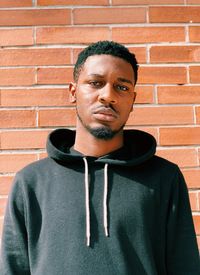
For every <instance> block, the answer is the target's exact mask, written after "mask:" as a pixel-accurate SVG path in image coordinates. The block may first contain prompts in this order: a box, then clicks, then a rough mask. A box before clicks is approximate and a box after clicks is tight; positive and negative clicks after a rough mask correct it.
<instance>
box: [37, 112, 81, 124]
mask: <svg viewBox="0 0 200 275" xmlns="http://www.w3.org/2000/svg"><path fill="white" fill-rule="evenodd" d="M75 123H76V111H75V109H74V108H73V109H72V108H70V109H54V110H40V111H39V126H42V127H47V126H53V127H54V126H66V125H67V126H75Z"/></svg>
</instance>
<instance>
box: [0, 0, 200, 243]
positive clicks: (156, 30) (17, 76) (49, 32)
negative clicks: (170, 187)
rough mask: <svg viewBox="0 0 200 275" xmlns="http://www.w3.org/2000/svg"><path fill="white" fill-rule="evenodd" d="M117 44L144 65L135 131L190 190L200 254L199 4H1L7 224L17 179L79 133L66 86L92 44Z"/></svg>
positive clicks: (1, 181) (0, 202)
mask: <svg viewBox="0 0 200 275" xmlns="http://www.w3.org/2000/svg"><path fill="white" fill-rule="evenodd" d="M105 39H109V40H110V39H112V40H116V41H118V42H120V43H124V44H125V45H127V46H128V47H129V48H130V50H131V51H133V52H135V53H136V56H137V57H138V61H139V63H140V64H141V65H140V70H139V81H138V86H137V92H138V97H137V103H136V105H135V109H134V112H133V114H131V116H130V119H129V120H128V123H127V125H128V126H129V127H137V128H140V129H144V130H145V131H148V132H150V133H151V134H153V135H154V136H155V137H156V139H157V141H158V155H160V156H163V157H165V158H167V159H169V160H171V161H174V162H176V163H178V165H179V166H180V168H181V170H182V171H183V174H184V176H185V178H186V181H187V184H188V188H189V191H190V199H191V206H192V210H193V215H194V222H195V228H196V233H197V235H198V241H199V246H200V44H199V42H200V0H90V1H89V0H74V1H73V0H1V1H0V216H1V217H0V221H1V223H0V224H1V226H2V221H3V213H4V209H5V204H6V199H7V194H8V192H9V189H10V186H11V181H12V178H13V176H14V174H15V172H16V171H17V170H19V169H20V168H22V167H23V166H24V165H26V164H28V163H30V162H32V161H34V160H37V159H40V158H42V157H44V156H45V140H46V136H47V134H48V133H49V131H51V130H52V129H53V128H55V127H64V126H70V127H73V126H74V125H75V112H74V106H73V105H71V104H70V103H69V102H68V91H67V88H68V83H69V81H70V80H71V79H72V69H73V64H74V61H75V60H76V57H77V54H78V52H79V51H80V49H82V48H83V47H85V46H86V45H87V44H88V43H91V42H94V41H97V40H105Z"/></svg>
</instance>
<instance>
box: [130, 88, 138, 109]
mask: <svg viewBox="0 0 200 275" xmlns="http://www.w3.org/2000/svg"><path fill="white" fill-rule="evenodd" d="M136 95H137V93H136V92H134V94H133V104H132V108H131V112H132V111H133V105H134V103H135V99H136Z"/></svg>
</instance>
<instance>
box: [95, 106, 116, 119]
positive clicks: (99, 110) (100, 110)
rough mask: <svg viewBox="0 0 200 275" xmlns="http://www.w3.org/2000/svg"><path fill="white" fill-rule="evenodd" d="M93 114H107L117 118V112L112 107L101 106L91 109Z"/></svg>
mask: <svg viewBox="0 0 200 275" xmlns="http://www.w3.org/2000/svg"><path fill="white" fill-rule="evenodd" d="M92 112H93V113H107V114H110V115H113V116H118V111H117V110H116V109H115V108H113V106H108V107H106V106H104V105H101V106H97V107H95V108H93V110H92Z"/></svg>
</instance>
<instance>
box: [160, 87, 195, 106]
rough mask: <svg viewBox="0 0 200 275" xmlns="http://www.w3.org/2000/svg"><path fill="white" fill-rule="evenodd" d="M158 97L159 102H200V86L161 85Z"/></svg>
mask: <svg viewBox="0 0 200 275" xmlns="http://www.w3.org/2000/svg"><path fill="white" fill-rule="evenodd" d="M157 97H158V103H159V104H180V103H185V104H198V103H200V86H159V87H158V88H157Z"/></svg>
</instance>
